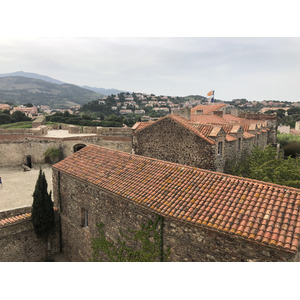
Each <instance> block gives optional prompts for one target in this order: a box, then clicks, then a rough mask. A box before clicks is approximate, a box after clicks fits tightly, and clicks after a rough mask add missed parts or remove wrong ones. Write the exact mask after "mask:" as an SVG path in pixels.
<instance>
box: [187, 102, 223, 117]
mask: <svg viewBox="0 0 300 300" xmlns="http://www.w3.org/2000/svg"><path fill="white" fill-rule="evenodd" d="M224 106H226V104H225V103H221V104H208V105H198V106H195V107H193V108H191V116H193V115H196V114H197V110H202V111H203V115H208V114H211V113H213V112H214V111H216V110H219V109H220V108H222V107H224Z"/></svg>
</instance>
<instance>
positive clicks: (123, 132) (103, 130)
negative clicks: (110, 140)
mask: <svg viewBox="0 0 300 300" xmlns="http://www.w3.org/2000/svg"><path fill="white" fill-rule="evenodd" d="M97 134H99V135H106V136H123V137H125V136H127V137H129V136H131V135H132V129H131V127H97Z"/></svg>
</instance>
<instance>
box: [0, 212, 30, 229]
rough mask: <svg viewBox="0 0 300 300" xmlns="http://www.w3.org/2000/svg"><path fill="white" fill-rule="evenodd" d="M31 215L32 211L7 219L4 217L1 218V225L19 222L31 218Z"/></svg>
mask: <svg viewBox="0 0 300 300" xmlns="http://www.w3.org/2000/svg"><path fill="white" fill-rule="evenodd" d="M30 216H31V213H25V214H21V215H17V216H13V217H9V218H6V219H2V220H0V226H4V225H8V224H11V223H15V222H18V221H21V220H25V219H29V218H30Z"/></svg>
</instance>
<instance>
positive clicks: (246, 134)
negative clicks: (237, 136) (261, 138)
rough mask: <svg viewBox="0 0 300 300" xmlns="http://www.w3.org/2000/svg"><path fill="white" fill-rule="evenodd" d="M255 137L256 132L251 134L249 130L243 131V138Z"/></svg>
mask: <svg viewBox="0 0 300 300" xmlns="http://www.w3.org/2000/svg"><path fill="white" fill-rule="evenodd" d="M254 137H255V135H254V134H251V133H249V132H247V131H245V132H244V133H243V138H244V139H252V138H254Z"/></svg>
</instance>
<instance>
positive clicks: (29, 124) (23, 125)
mask: <svg viewBox="0 0 300 300" xmlns="http://www.w3.org/2000/svg"><path fill="white" fill-rule="evenodd" d="M0 128H1V129H20V128H32V121H25V122H17V123H9V124H2V125H0Z"/></svg>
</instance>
